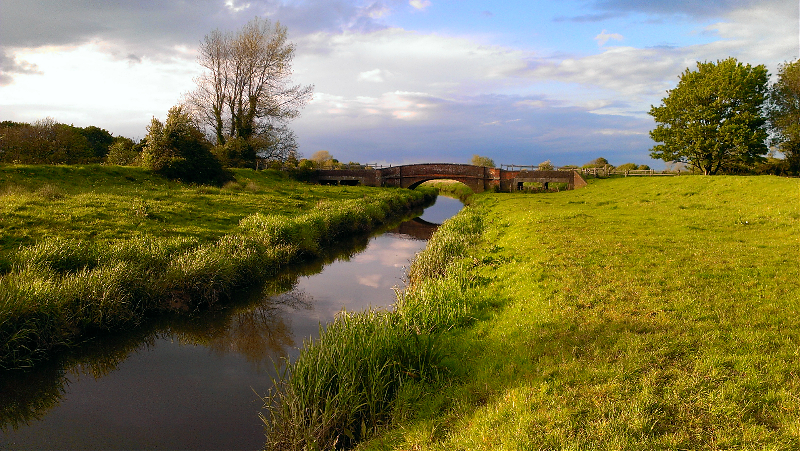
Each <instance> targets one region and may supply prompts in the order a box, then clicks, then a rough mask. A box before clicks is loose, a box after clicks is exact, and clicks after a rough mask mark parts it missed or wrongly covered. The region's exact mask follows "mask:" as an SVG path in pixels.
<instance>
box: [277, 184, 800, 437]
mask: <svg viewBox="0 0 800 451" xmlns="http://www.w3.org/2000/svg"><path fill="white" fill-rule="evenodd" d="M471 202H472V206H471V207H470V208H468V209H465V211H464V212H463V213H461V214H459V215H458V216H456V217H455V218H453V219H452V220H450V221H448V222H446V223H445V224H444V225H443V227H442V229H440V232H437V235H435V236H434V238H433V240H432V241H431V242H430V244H429V246H428V248H427V249H426V251H425V252H423V253H422V254H420V255H419V256H418V258H417V259H416V260H415V262H414V264H413V265H412V267H411V268H410V271H409V274H408V279H409V280H408V286H407V287H406V288H405V289H404V290H403V291H402V292H400V293H399V294H398V303H397V305H396V306H395V309H394V310H393V311H392V312H383V313H380V312H365V313H362V314H358V313H353V314H348V315H343V316H342V317H341V318H340V319H338V320H337V321H336V322H334V323H333V324H331V325H330V326H328V328H327V330H325V331H324V333H323V334H322V335H321V336H320V338H319V340H316V341H314V342H308V343H306V345H305V346H306V347H305V349H304V351H303V353H302V354H301V357H300V358H299V360H298V362H300V363H298V366H297V367H295V368H297V369H295V371H296V374H299V375H302V377H298V378H295V377H294V374H295V373H291V368H290V373H289V374H287V375H286V379H285V380H284V387H285V388H286V390H284V393H288V395H280V396H273V397H272V398H268V401H269V404H268V405H269V406H271V408H270V409H268V410H267V414H266V418H265V419H266V421H267V424H272V425H278V426H280V425H291V426H292V427H291V428H288V429H291V430H292V431H296V434H295V435H292V434H288V433H286V430H288V429H285V428H280V427H273V428H272V429H270V430H269V432H270V433H271V434H272V435H268V439H269V440H271V442H270V443H271V444H272V446H268V448H269V447H271V448H274V449H277V448H281V447H283V448H284V449H300V448H302V446H307V445H308V443H309V442H313V443H316V444H318V445H319V446H320V449H328V448H330V447H331V446H333V444H334V443H336V444H337V445H338V446H341V445H343V444H345V445H353V444H355V443H360V444H358V445H357V449H362V450H408V449H414V450H472V449H486V450H502V449H509V450H510V449H515V450H516V449H620V450H622V449H630V450H639V449H787V450H788V449H797V448H798V447H800V397H798V395H797V394H798V393H800V316H798V309H799V308H800V247H799V246H800V242H799V241H798V237H800V183H798V180H797V179H786V178H777V177H731V176H717V177H702V176H681V177H671V178H632V177H631V178H617V179H605V180H592V181H591V182H590V185H589V186H588V187H586V188H583V189H580V190H575V191H568V192H561V193H541V194H488V193H487V194H481V195H475V196H473V198H472V199H471ZM348 328H349V329H350V330H351V331H356V330H357V331H358V333H344V332H343V331H344V330H347V329H348ZM353 337H357V338H356V339H354V338H353ZM348 355H350V356H354V357H356V358H354V359H348V358H346V357H339V358H331V356H348ZM334 361H335V362H336V363H335V365H336V366H337V369H336V371H334V370H327V369H326V370H324V371H322V370H319V369H320V368H328V367H329V366H330V365H333V364H332V363H328V364H326V363H325V362H334ZM309 368H315V369H317V370H319V371H317V372H313V373H314V374H317V375H321V376H320V377H318V378H311V377H310V376H309V375H310V374H311V373H312V372H311V371H309V370H308V369H309ZM335 374H339V375H347V377H346V378H337V377H335V376H333V375H335ZM282 397H283V398H282ZM326 400H327V401H326ZM304 412H305V413H309V412H312V413H313V415H305V416H304V415H303V413H304ZM282 434H283V435H282ZM282 438H286V440H284V441H281V440H282ZM303 443H305V445H302V446H301V444H303ZM268 445H269V444H268ZM312 447H313V446H312Z"/></svg>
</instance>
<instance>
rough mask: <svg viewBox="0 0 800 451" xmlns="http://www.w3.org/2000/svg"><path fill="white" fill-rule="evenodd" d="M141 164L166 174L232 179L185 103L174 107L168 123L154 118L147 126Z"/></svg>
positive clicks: (213, 180) (208, 180)
mask: <svg viewBox="0 0 800 451" xmlns="http://www.w3.org/2000/svg"><path fill="white" fill-rule="evenodd" d="M145 141H146V144H145V146H144V149H143V150H142V166H144V167H146V168H148V169H150V170H152V171H155V172H157V173H159V174H161V175H163V176H165V177H167V178H172V179H178V180H183V181H185V182H194V183H216V184H221V183H222V182H224V181H225V180H227V179H229V178H230V177H229V175H228V174H227V173H226V172H225V171H224V170H223V169H222V165H221V164H220V162H219V160H217V159H216V158H215V157H214V155H213V154H212V153H211V143H209V142H208V140H207V139H206V137H205V135H204V134H203V132H202V131H201V130H200V128H199V127H198V126H197V125H196V124H195V123H194V122H193V120H192V117H191V116H190V115H189V114H188V113H186V112H185V111H184V110H183V108H182V107H179V106H176V107H172V108H170V110H169V113H168V114H167V120H166V122H165V123H161V121H159V120H158V119H156V118H153V120H152V122H151V123H150V126H148V127H147V136H146V137H145Z"/></svg>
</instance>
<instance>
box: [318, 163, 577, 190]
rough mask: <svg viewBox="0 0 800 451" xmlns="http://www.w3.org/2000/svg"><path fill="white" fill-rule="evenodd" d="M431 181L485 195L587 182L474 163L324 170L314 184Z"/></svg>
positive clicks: (574, 177) (403, 184) (567, 174)
mask: <svg viewBox="0 0 800 451" xmlns="http://www.w3.org/2000/svg"><path fill="white" fill-rule="evenodd" d="M428 180H456V181H459V182H461V183H463V184H465V185H467V186H469V187H470V189H472V191H473V192H475V193H482V192H484V191H486V190H489V189H495V190H497V191H501V192H513V191H518V190H521V189H523V188H524V186H525V183H531V182H535V183H540V184H542V186H543V187H545V188H547V187H548V185H549V184H550V183H566V184H567V189H575V188H582V187H584V186H586V181H585V180H584V179H583V177H581V176H580V174H578V173H577V172H576V171H528V170H518V171H516V170H507V169H500V168H487V167H482V166H473V165H470V164H451V163H425V164H407V165H402V166H390V167H388V168H377V169H373V168H367V169H320V170H318V171H316V173H315V174H314V176H313V177H312V178H311V181H312V182H316V183H321V184H333V185H365V186H398V187H401V188H411V189H414V188H416V187H417V186H419V185H420V184H421V183H423V182H427V181H428Z"/></svg>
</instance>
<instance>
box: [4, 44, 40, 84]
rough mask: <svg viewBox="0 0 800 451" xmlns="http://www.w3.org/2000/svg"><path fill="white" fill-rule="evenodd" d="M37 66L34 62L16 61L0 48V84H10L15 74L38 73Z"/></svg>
mask: <svg viewBox="0 0 800 451" xmlns="http://www.w3.org/2000/svg"><path fill="white" fill-rule="evenodd" d="M38 73H40V71H39V68H38V67H36V65H35V64H30V63H27V62H25V61H17V60H16V59H15V58H13V57H10V56H8V55H7V54H6V53H4V52H2V49H0V86H5V85H8V84H11V83H12V82H13V81H14V78H13V75H16V74H38Z"/></svg>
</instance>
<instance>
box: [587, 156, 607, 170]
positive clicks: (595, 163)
mask: <svg viewBox="0 0 800 451" xmlns="http://www.w3.org/2000/svg"><path fill="white" fill-rule="evenodd" d="M608 165H609V164H608V160H606V159H605V158H603V157H598V158H595V159H594V160H592V161H590V162H588V163H586V164H584V165H583V166H582V167H584V168H604V167H606V166H608Z"/></svg>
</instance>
